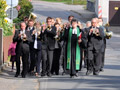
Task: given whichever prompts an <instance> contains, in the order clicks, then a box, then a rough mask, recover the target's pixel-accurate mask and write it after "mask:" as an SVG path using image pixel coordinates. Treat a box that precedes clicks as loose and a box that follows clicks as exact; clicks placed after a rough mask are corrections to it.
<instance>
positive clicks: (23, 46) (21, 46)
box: [13, 30, 32, 54]
mask: <svg viewBox="0 0 120 90" xmlns="http://www.w3.org/2000/svg"><path fill="white" fill-rule="evenodd" d="M20 31H21V30H16V31H15V35H14V37H13V42H17V45H16V53H19V54H21V53H22V51H23V50H24V52H23V53H26V52H25V51H29V44H30V42H32V38H31V36H30V32H28V31H26V30H25V34H26V36H27V39H26V41H23V40H22V39H21V38H19V36H18V35H19V34H20Z"/></svg>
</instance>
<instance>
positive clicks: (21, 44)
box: [13, 22, 32, 78]
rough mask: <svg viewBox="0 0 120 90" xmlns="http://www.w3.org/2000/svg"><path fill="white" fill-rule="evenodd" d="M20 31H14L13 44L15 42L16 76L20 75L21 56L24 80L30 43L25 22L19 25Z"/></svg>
mask: <svg viewBox="0 0 120 90" xmlns="http://www.w3.org/2000/svg"><path fill="white" fill-rule="evenodd" d="M20 27H21V29H20V30H16V31H15V35H14V37H13V42H17V45H16V74H15V77H18V76H19V74H20V56H22V64H23V70H22V73H21V75H22V77H23V78H25V76H26V74H27V70H28V58H29V42H31V41H32V39H31V36H30V32H28V31H27V30H26V24H25V22H22V23H21V24H20Z"/></svg>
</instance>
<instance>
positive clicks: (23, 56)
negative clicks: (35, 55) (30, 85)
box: [16, 48, 29, 76]
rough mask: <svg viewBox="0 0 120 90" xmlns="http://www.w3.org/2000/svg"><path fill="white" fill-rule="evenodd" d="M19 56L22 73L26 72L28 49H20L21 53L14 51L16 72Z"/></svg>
mask: <svg viewBox="0 0 120 90" xmlns="http://www.w3.org/2000/svg"><path fill="white" fill-rule="evenodd" d="M20 56H22V64H23V65H22V73H21V74H22V75H24V76H25V75H26V74H27V70H28V58H29V49H28V48H26V49H22V53H21V54H20V53H16V74H18V75H19V74H20Z"/></svg>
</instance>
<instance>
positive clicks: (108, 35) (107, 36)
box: [104, 29, 113, 39]
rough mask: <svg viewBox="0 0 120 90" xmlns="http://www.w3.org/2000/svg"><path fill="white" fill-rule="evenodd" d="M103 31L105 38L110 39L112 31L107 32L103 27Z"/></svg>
mask: <svg viewBox="0 0 120 90" xmlns="http://www.w3.org/2000/svg"><path fill="white" fill-rule="evenodd" d="M104 32H105V36H106V38H107V39H110V38H111V37H112V35H113V32H112V31H108V32H107V31H106V29H104Z"/></svg>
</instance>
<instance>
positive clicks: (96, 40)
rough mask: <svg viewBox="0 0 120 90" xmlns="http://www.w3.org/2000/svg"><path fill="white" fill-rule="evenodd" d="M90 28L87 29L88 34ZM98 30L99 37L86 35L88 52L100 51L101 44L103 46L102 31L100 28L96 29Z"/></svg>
mask: <svg viewBox="0 0 120 90" xmlns="http://www.w3.org/2000/svg"><path fill="white" fill-rule="evenodd" d="M91 28H92V27H90V28H89V32H90V29H91ZM97 29H99V33H100V35H99V36H96V35H94V34H93V33H91V34H89V33H88V35H87V36H88V49H89V50H93V49H95V50H100V49H101V47H102V44H103V39H104V31H103V29H101V28H97Z"/></svg>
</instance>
